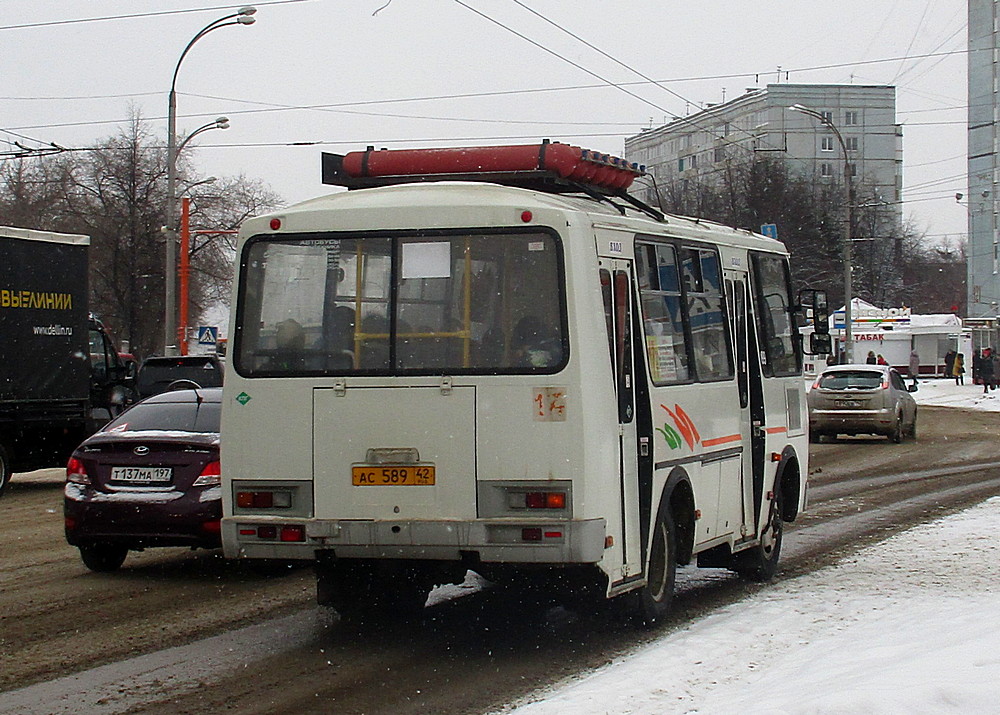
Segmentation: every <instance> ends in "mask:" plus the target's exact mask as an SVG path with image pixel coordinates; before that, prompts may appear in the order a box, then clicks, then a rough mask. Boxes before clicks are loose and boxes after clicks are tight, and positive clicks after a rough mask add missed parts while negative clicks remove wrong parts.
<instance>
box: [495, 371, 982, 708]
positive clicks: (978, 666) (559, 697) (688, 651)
mask: <svg viewBox="0 0 1000 715" xmlns="http://www.w3.org/2000/svg"><path fill="white" fill-rule="evenodd" d="M915 397H916V398H917V401H918V403H919V404H922V405H935V406H952V407H963V408H966V409H979V410H990V411H1000V390H998V391H995V392H991V393H990V394H989V395H986V396H984V395H983V390H982V387H979V386H975V385H969V384H966V385H964V386H956V385H955V384H954V381H950V380H948V381H946V380H927V381H922V382H921V383H920V385H919V390H918V391H917V392H916V393H915ZM998 526H1000V497H994V498H992V499H989V500H987V501H986V502H983V503H982V504H980V505H978V506H976V507H974V508H972V509H969V510H967V511H965V512H963V513H960V514H957V515H953V516H950V517H947V518H944V519H941V520H939V521H936V522H933V523H930V524H926V525H923V526H920V527H917V528H914V529H912V530H910V531H907V532H905V533H903V534H900V535H898V536H895V537H893V538H891V539H889V540H888V541H885V542H882V543H880V544H877V545H874V546H871V547H868V548H866V549H864V550H862V551H860V552H859V553H857V554H855V555H854V556H852V557H849V558H847V559H845V560H844V561H843V562H841V563H840V564H838V565H836V566H832V567H829V568H826V569H822V570H820V571H817V572H814V573H811V574H808V575H805V576H801V577H798V578H793V579H788V580H781V579H780V578H779V579H778V580H777V581H775V583H773V584H771V585H770V586H769V587H768V588H765V589H763V590H762V591H761V592H759V593H758V594H756V595H755V596H752V597H750V598H749V599H746V600H744V601H741V602H740V603H736V604H733V605H731V606H728V607H726V608H723V609H721V610H719V611H716V612H715V613H713V614H711V615H709V616H707V617H705V618H702V619H699V620H697V621H695V622H693V623H691V624H690V625H688V626H687V627H685V628H683V629H680V630H678V631H676V632H674V633H671V634H669V635H667V636H665V637H664V638H662V639H661V640H659V641H657V642H656V643H654V644H652V645H649V646H647V647H644V648H642V649H641V650H639V651H637V652H635V653H634V654H631V655H629V656H627V657H623V658H621V659H619V660H617V661H615V662H613V663H612V664H610V665H608V666H605V667H604V668H601V669H599V670H597V671H595V672H593V673H591V674H589V675H586V676H583V677H577V678H574V679H572V680H570V681H568V682H566V683H564V684H562V685H561V686H559V687H556V688H554V689H552V690H550V691H547V692H543V693H536V694H535V695H534V696H532V697H531V698H529V699H528V700H527V701H525V702H522V703H516V704H513V705H511V706H508V707H507V708H505V709H504V710H503V712H504V713H509V714H511V715H514V714H516V715H557V714H559V715H561V714H563V713H567V714H572V715H580V714H581V713H588V714H590V713H615V714H616V715H624V714H626V713H628V714H632V715H640V714H643V715H645V714H653V713H656V714H657V715H659V714H670V713H678V714H680V713H684V714H687V713H712V714H713V715H715V714H717V713H740V714H741V715H743V714H746V713H768V714H777V713H796V714H798V713H872V712H876V713H900V714H902V713H907V714H910V713H963V714H964V713H996V712H1000V595H998V590H1000V589H998V586H997V584H998V583H1000V550H998V548H997V547H996V544H995V539H994V538H993V535H994V534H995V533H996V531H997V528H998Z"/></svg>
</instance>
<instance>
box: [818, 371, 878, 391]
mask: <svg viewBox="0 0 1000 715" xmlns="http://www.w3.org/2000/svg"><path fill="white" fill-rule="evenodd" d="M819 386H820V388H822V389H824V390H874V389H877V388H879V387H881V386H882V373H881V372H872V371H870V370H858V371H852V372H828V373H826V374H824V375H822V376H821V377H820V378H819Z"/></svg>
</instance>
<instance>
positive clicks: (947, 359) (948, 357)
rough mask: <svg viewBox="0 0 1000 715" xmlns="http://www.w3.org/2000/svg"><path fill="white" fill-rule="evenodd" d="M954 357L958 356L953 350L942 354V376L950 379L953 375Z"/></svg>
mask: <svg viewBox="0 0 1000 715" xmlns="http://www.w3.org/2000/svg"><path fill="white" fill-rule="evenodd" d="M956 355H958V353H956V352H955V351H954V350H949V351H948V352H946V353H945V354H944V374H945V375H946V376H948V377H951V376H952V375H953V374H954V369H955V356H956Z"/></svg>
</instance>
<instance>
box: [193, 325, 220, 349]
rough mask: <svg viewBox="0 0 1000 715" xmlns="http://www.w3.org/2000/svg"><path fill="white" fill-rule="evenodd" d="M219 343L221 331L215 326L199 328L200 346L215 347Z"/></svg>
mask: <svg viewBox="0 0 1000 715" xmlns="http://www.w3.org/2000/svg"><path fill="white" fill-rule="evenodd" d="M217 342H219V329H218V328H217V327H215V326H214V325H202V326H201V327H200V328H198V344H199V345H215V344H216V343H217Z"/></svg>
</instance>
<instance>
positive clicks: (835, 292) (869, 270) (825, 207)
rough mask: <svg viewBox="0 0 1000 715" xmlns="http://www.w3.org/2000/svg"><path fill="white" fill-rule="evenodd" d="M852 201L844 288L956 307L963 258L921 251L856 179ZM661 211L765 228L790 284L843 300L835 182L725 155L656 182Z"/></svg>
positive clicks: (889, 299) (880, 298)
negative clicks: (782, 250) (696, 170)
mask: <svg viewBox="0 0 1000 715" xmlns="http://www.w3.org/2000/svg"><path fill="white" fill-rule="evenodd" d="M853 193H854V196H853V200H852V219H853V220H852V224H853V225H852V230H851V236H852V238H853V241H852V251H851V254H852V261H851V263H852V287H853V289H854V295H855V297H860V298H862V299H864V300H867V301H869V302H871V303H874V304H876V305H882V306H892V305H895V306H899V305H908V306H911V307H914V308H915V309H917V308H918V307H919V309H920V310H923V311H925V312H947V311H952V310H953V309H954V308H955V306H959V307H961V306H964V304H965V298H964V282H965V278H964V270H965V263H964V256H963V255H961V252H960V251H956V250H952V249H946V248H942V247H927V246H925V245H924V242H923V238H922V237H921V236H920V235H919V233H918V232H917V231H915V230H914V228H913V227H912V226H909V225H905V224H902V225H901V224H900V222H899V220H898V214H897V213H896V212H895V210H894V209H893V207H892V206H891V205H890V204H888V203H887V202H885V201H883V200H882V199H881V197H880V196H879V195H878V192H877V190H876V189H875V187H873V186H872V185H871V184H870V183H868V182H866V181H864V179H863V178H862V179H861V180H860V181H859V182H858V183H857V185H856V186H855V189H854V192H853ZM657 194H658V196H659V199H660V206H661V208H662V209H663V210H665V211H667V212H670V213H677V214H682V215H688V216H695V217H698V218H705V219H710V220H713V221H718V222H719V223H723V224H726V225H730V226H736V227H738V228H746V229H750V230H753V231H759V230H760V227H761V225H763V224H765V223H774V224H776V225H777V227H778V236H779V239H780V240H781V241H783V242H784V244H785V246H786V247H787V248H788V251H789V253H790V254H791V256H792V266H793V279H794V281H795V284H796V288H801V287H812V288H823V289H825V290H826V291H827V292H828V293H829V296H830V302H831V304H837V305H839V304H842V302H843V297H844V293H843V285H844V265H843V251H842V247H843V240H844V235H843V234H844V229H843V210H844V208H843V207H844V189H843V184H841V183H839V181H838V179H837V178H836V177H829V176H811V175H808V174H803V173H801V172H795V171H792V170H791V169H790V167H789V166H788V164H787V163H786V162H785V161H784V160H782V159H780V158H774V157H771V156H764V155H756V156H753V157H750V158H747V159H740V160H738V159H733V158H731V157H730V158H727V159H725V160H724V161H723V162H720V163H719V164H718V165H717V166H715V167H713V168H712V169H710V170H706V171H703V172H701V174H699V175H698V176H689V177H686V178H681V179H678V180H676V181H672V182H666V183H663V182H661V183H660V184H659V185H658V186H657Z"/></svg>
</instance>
